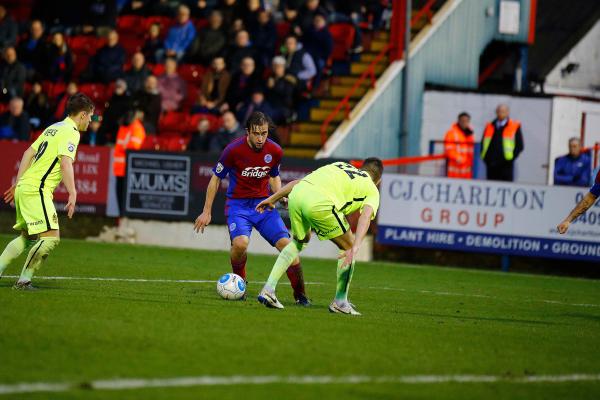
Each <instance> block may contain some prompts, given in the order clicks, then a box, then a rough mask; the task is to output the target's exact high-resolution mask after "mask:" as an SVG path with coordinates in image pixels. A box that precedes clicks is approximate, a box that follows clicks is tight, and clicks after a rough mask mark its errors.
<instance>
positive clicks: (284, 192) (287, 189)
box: [256, 179, 300, 213]
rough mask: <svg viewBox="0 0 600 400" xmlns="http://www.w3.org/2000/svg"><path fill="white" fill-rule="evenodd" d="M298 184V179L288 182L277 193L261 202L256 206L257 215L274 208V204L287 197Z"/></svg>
mask: <svg viewBox="0 0 600 400" xmlns="http://www.w3.org/2000/svg"><path fill="white" fill-rule="evenodd" d="M298 182H300V180H299V179H296V180H293V181H291V182H289V183H288V184H286V185H285V186H284V187H282V188H281V189H279V190H278V191H277V192H275V193H273V194H272V195H271V196H269V197H267V198H266V199H264V200H263V201H261V202H260V203H259V204H258V205H257V206H256V211H258V212H259V213H262V212H264V211H265V209H267V208H268V209H273V208H275V203H277V202H278V201H279V200H281V199H282V198H283V197H287V196H288V195H289V194H290V193H291V192H292V189H293V188H294V186H296V185H297V184H298Z"/></svg>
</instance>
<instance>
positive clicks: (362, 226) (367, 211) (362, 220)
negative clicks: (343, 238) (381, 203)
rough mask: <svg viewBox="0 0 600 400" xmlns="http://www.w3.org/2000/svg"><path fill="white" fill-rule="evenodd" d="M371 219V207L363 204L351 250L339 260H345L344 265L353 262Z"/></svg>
mask: <svg viewBox="0 0 600 400" xmlns="http://www.w3.org/2000/svg"><path fill="white" fill-rule="evenodd" d="M372 218H373V207H371V206H370V205H368V204H365V206H364V207H363V210H362V212H361V213H360V217H359V218H358V224H357V225H356V234H355V237H354V245H353V246H352V249H350V250H348V251H346V252H345V253H344V254H343V255H341V256H340V258H345V260H344V265H343V266H346V265H349V264H351V263H352V261H353V260H354V257H355V256H356V254H357V253H358V250H359V249H360V246H361V245H362V242H363V240H364V239H365V236H367V232H368V230H369V225H371V219H372Z"/></svg>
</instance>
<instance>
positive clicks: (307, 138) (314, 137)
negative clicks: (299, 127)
mask: <svg viewBox="0 0 600 400" xmlns="http://www.w3.org/2000/svg"><path fill="white" fill-rule="evenodd" d="M290 145H291V146H303V147H305V146H312V147H314V146H318V147H321V135H319V134H315V133H297V132H296V133H292V136H291V139H290ZM286 153H287V150H286Z"/></svg>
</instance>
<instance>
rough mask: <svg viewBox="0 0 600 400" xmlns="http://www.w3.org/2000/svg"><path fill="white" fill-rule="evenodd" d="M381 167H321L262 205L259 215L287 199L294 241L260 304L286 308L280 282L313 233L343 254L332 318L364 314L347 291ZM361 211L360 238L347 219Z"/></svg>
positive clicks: (375, 204)
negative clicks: (278, 289) (278, 291)
mask: <svg viewBox="0 0 600 400" xmlns="http://www.w3.org/2000/svg"><path fill="white" fill-rule="evenodd" d="M382 173H383V163H382V162H381V160H380V159H378V158H367V159H366V160H365V161H364V162H363V165H362V167H361V168H360V169H357V168H355V167H353V166H352V165H350V164H348V163H345V162H335V163H333V164H329V165H326V166H324V167H321V168H319V169H317V170H315V171H313V172H312V173H311V174H309V175H307V176H306V177H304V179H301V180H295V181H292V182H290V183H288V184H287V185H285V186H284V187H283V188H281V189H280V190H278V191H277V193H275V194H273V195H272V196H271V197H269V198H267V199H265V200H263V201H262V202H261V203H259V204H258V205H257V206H256V210H257V211H259V212H263V211H264V210H265V209H267V208H269V209H272V208H274V207H275V203H277V201H279V200H280V199H281V198H283V197H285V196H287V195H288V194H289V203H288V206H289V213H290V220H291V223H292V235H293V240H292V242H290V244H288V245H287V246H286V247H285V248H284V249H283V250H282V251H281V253H279V257H278V258H277V261H276V262H275V265H274V266H273V269H272V270H271V274H270V275H269V279H268V280H267V283H266V285H265V286H264V288H263V289H262V291H261V292H260V294H259V295H258V301H259V302H261V303H262V304H264V305H265V306H267V307H271V308H283V305H282V304H281V303H280V302H279V300H277V297H276V296H275V288H276V286H277V282H278V281H279V278H281V276H282V275H283V273H284V272H285V271H286V270H287V268H288V267H289V266H290V264H291V263H292V261H293V260H294V259H296V257H298V254H299V253H300V251H302V249H303V248H304V247H305V246H306V244H307V243H308V241H309V240H310V232H311V229H314V231H315V232H316V234H317V237H318V238H319V240H331V241H332V242H333V243H335V244H336V245H337V246H338V248H339V249H340V257H339V260H338V268H337V287H336V292H335V299H334V300H333V302H332V303H331V304H330V305H329V311H331V312H334V313H341V314H349V315H360V313H359V312H358V311H356V310H355V309H354V306H353V305H352V303H350V302H349V301H348V288H349V286H350V281H351V280H352V273H353V272H354V257H355V256H356V253H357V252H358V249H359V248H360V245H361V244H362V241H363V239H364V238H365V236H366V234H367V230H368V229H369V225H370V224H371V220H372V219H374V218H375V214H376V213H377V209H378V208H379V190H378V189H377V185H378V184H379V182H380V181H381V175H382ZM357 210H360V217H359V219H358V226H357V228H356V237H355V236H354V235H353V234H352V231H351V230H350V229H349V225H348V221H347V220H346V217H345V216H346V215H348V214H351V213H353V212H355V211H357Z"/></svg>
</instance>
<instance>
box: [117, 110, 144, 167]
mask: <svg viewBox="0 0 600 400" xmlns="http://www.w3.org/2000/svg"><path fill="white" fill-rule="evenodd" d="M145 139H146V130H145V129H144V125H142V123H141V122H140V120H139V119H135V120H133V122H132V123H131V124H129V125H122V126H121V127H120V128H119V131H118V132H117V143H115V148H114V151H113V173H114V174H115V176H119V177H121V176H125V152H126V151H127V150H139V149H140V148H141V147H142V144H143V143H144V140H145Z"/></svg>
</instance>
